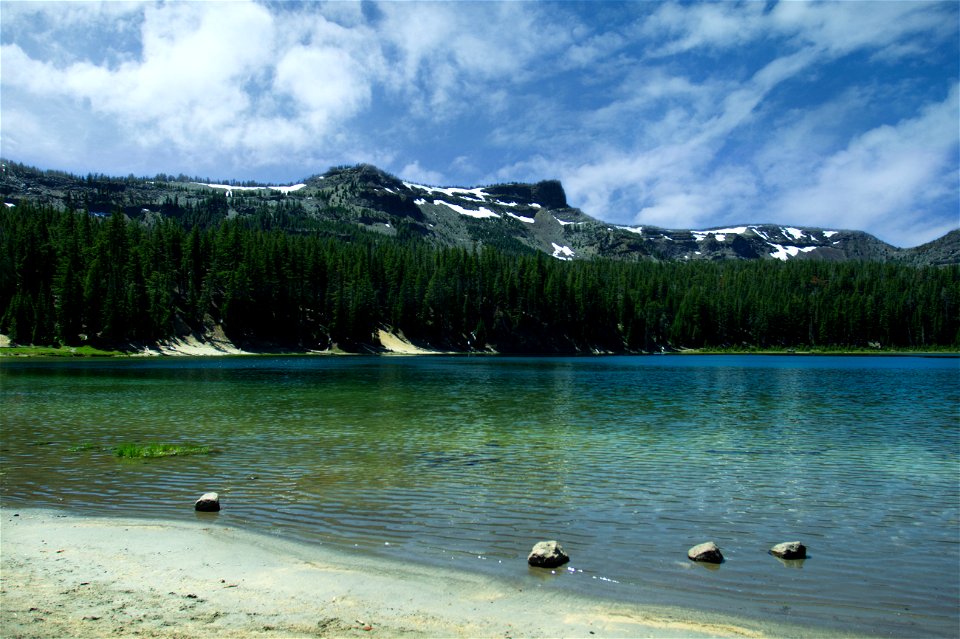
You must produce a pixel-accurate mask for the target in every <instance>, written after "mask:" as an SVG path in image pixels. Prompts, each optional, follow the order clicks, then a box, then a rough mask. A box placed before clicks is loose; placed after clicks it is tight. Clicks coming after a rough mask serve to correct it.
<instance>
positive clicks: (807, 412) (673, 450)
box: [0, 356, 960, 637]
mask: <svg viewBox="0 0 960 639" xmlns="http://www.w3.org/2000/svg"><path fill="white" fill-rule="evenodd" d="M0 420H2V439H0V449H2V450H0V463H2V465H0V473H2V483H0V495H2V499H3V505H4V506H6V507H11V506H20V505H22V506H26V505H37V506H56V507H59V508H67V509H70V510H73V511H78V512H85V513H96V514H110V513H120V512H122V513H123V514H124V515H127V516H128V515H143V516H147V517H159V518H166V519H183V518H195V517H197V516H198V515H195V514H194V512H193V511H192V503H193V500H195V499H196V498H197V497H198V496H199V495H200V493H202V492H206V491H210V490H215V491H218V492H219V493H220V495H221V500H222V503H223V505H224V510H223V511H222V512H221V513H220V514H219V515H216V516H213V517H215V518H216V521H217V522H219V523H222V524H225V525H232V526H239V527H244V528H247V529H250V530H254V531H261V532H265V533H268V534H275V535H281V536H284V537H287V538H292V539H295V540H301V541H304V542H309V543H322V544H327V545H332V546H334V547H342V548H344V549H349V550H350V551H351V552H361V553H364V554H367V555H369V554H374V555H386V556H389V557H392V558H395V559H400V560H408V561H414V562H420V563H425V564H432V565H441V566H448V565H456V566H457V567H459V568H464V569H467V570H475V571H483V572H487V573H490V574H492V575H495V576H497V577H499V578H502V579H504V580H507V581H511V582H514V583H515V584H517V585H518V587H525V586H530V587H542V588H558V589H566V590H570V591H572V592H575V593H581V594H586V595H589V596H592V597H601V598H609V599H614V600H620V601H628V602H632V603H640V604H653V605H663V606H673V605H678V606H694V607H697V608H699V609H702V610H706V611H723V612H726V613H730V614H733V615H739V616H743V617H747V618H753V619H766V620H773V621H778V622H783V623H797V624H802V625H804V626H806V627H809V628H811V630H814V631H815V632H816V633H832V632H834V631H836V632H839V633H844V632H851V633H855V634H867V635H874V636H890V637H903V636H913V637H928V636H956V635H957V632H958V625H960V612H958V605H960V604H958V601H960V515H958V511H960V487H958V482H960V360H958V359H952V358H922V357H774V356H647V357H598V358H592V357H591V358H507V357H476V358H470V357H425V358H424V357H421V358H409V357H407V358H404V357H278V358H273V357H268V358H266V357H249V358H248V357H229V358H197V359H193V358H170V359H166V358H162V359H161V358H158V359H123V360H84V361H66V362H64V361H55V362H54V361H42V360H34V359H30V360H16V361H14V360H9V359H7V360H2V361H0ZM125 442H137V443H148V442H164V443H188V442H189V443H197V444H206V445H209V446H211V447H213V448H214V449H216V451H217V452H216V453H215V454H211V455H207V456H193V457H179V458H164V459H148V460H124V459H120V458H117V457H115V456H114V455H113V453H112V451H111V449H112V447H114V446H117V445H119V444H121V443H125ZM541 539H558V540H560V541H561V543H562V544H563V545H564V547H565V548H566V550H567V551H568V552H569V553H570V555H571V557H572V561H571V563H570V564H568V565H567V566H565V567H564V568H563V569H558V570H557V571H556V572H557V574H555V575H553V574H550V573H549V572H548V571H542V570H534V569H529V568H528V567H527V566H526V563H525V557H526V554H527V553H528V552H529V550H530V548H531V546H532V545H533V544H534V543H535V542H536V541H539V540H541ZM708 540H713V541H715V542H716V543H717V544H718V545H719V546H720V547H721V549H722V551H723V553H724V555H725V557H726V562H725V563H724V564H722V565H721V566H719V567H718V568H715V569H709V568H706V567H704V566H701V565H697V564H693V563H692V562H689V561H688V560H687V559H686V551H687V549H688V548H689V547H691V546H693V545H695V544H697V543H700V542H703V541H708ZM791 540H801V541H803V542H804V543H805V544H806V545H807V547H808V549H809V550H808V552H809V555H810V557H809V558H808V559H807V560H806V561H803V562H781V561H780V560H778V559H776V558H775V557H773V556H771V555H769V554H767V550H768V549H769V548H770V547H771V546H772V545H774V544H775V543H778V542H781V541H791Z"/></svg>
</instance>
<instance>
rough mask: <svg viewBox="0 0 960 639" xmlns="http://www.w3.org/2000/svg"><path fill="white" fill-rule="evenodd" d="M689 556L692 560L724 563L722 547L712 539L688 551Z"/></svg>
mask: <svg viewBox="0 0 960 639" xmlns="http://www.w3.org/2000/svg"><path fill="white" fill-rule="evenodd" d="M687 558H688V559H690V560H691V561H702V562H705V563H708V564H720V563H723V555H722V554H720V549H719V548H717V545H716V544H715V543H713V542H712V541H708V542H706V543H703V544H698V545H696V546H694V547H693V548H691V549H690V550H688V551H687Z"/></svg>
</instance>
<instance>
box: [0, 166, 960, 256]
mask: <svg viewBox="0 0 960 639" xmlns="http://www.w3.org/2000/svg"><path fill="white" fill-rule="evenodd" d="M3 164H4V167H3V177H2V180H0V196H2V198H3V203H4V204H5V205H6V206H16V205H17V204H18V203H19V202H21V201H31V202H37V203H41V204H48V205H52V206H55V207H57V208H71V207H72V208H76V209H80V210H83V209H84V208H85V209H86V210H87V211H89V212H90V213H91V214H94V215H97V214H100V215H106V214H108V213H109V212H111V211H112V210H114V209H116V208H121V209H122V210H123V212H124V213H125V214H126V215H127V217H129V218H131V219H142V220H145V221H149V220H150V219H152V218H155V217H156V216H158V215H159V216H163V215H173V216H175V215H176V207H179V206H194V205H201V204H204V203H206V204H209V200H211V199H213V200H215V204H216V206H214V207H212V208H214V209H216V211H214V212H213V213H212V214H211V222H215V220H216V218H217V217H218V216H219V217H222V218H231V217H237V216H244V215H252V214H253V212H254V211H264V210H268V211H269V210H273V211H278V210H287V209H289V210H290V211H292V213H291V215H293V216H302V217H303V220H304V222H306V221H308V220H314V221H329V222H339V223H346V224H350V225H356V226H359V227H361V228H362V229H363V230H366V231H369V232H374V233H381V234H385V235H394V236H395V235H398V234H403V235H404V236H412V237H418V238H419V239H421V240H423V241H427V242H429V243H432V244H434V245H437V246H464V247H469V246H475V245H491V246H494V247H496V248H499V249H502V250H508V251H513V252H532V251H540V252H543V253H546V254H548V255H551V256H553V257H555V258H557V259H561V260H576V259H593V258H597V257H601V258H610V259H616V260H626V261H640V260H652V261H698V260H728V259H735V260H780V261H787V260H803V259H815V260H827V261H844V260H865V261H879V262H901V263H909V264H915V265H948V264H958V263H960V229H957V230H953V231H951V232H949V233H947V234H945V235H944V236H942V237H940V238H937V239H935V240H933V241H931V242H928V243H926V244H923V245H920V246H917V247H911V248H898V247H895V246H893V245H891V244H888V243H886V242H883V241H882V240H880V239H878V238H876V237H874V236H873V235H870V234H869V233H866V232H864V231H858V230H848V229H839V228H821V227H805V226H791V225H784V224H743V225H737V226H728V227H714V228H707V229H667V228H662V227H658V226H652V225H643V226H627V225H617V224H613V223H609V222H604V221H602V220H599V219H597V218H594V217H591V216H590V215H588V214H586V213H584V212H583V211H581V210H580V209H578V208H575V207H571V206H570V205H569V203H568V202H567V199H566V193H565V191H564V189H563V185H562V184H561V183H560V182H559V181H558V180H543V181H540V182H536V183H521V182H508V183H502V184H493V185H488V186H482V187H449V186H447V187H440V186H429V185H423V184H417V183H414V182H410V181H405V180H402V179H401V178H398V177H396V176H393V175H391V174H389V173H387V172H386V171H383V170H382V169H379V168H377V167H375V166H373V165H370V164H358V165H354V166H341V167H334V168H331V169H330V170H328V171H327V172H325V173H323V174H319V175H313V176H310V177H308V178H306V179H304V180H303V181H302V182H300V183H297V184H293V185H286V186H279V185H261V184H256V183H251V182H245V183H236V182H235V181H232V182H229V183H220V184H216V183H212V182H210V181H209V179H207V180H204V181H200V180H199V179H198V178H187V177H186V176H182V175H181V176H177V177H176V178H172V177H171V176H166V175H161V176H157V177H156V178H155V179H148V178H136V177H133V176H128V177H126V178H117V177H108V176H100V175H88V176H87V177H85V178H84V177H79V176H75V175H71V174H67V173H63V172H59V171H42V170H40V169H35V168H32V167H26V166H24V165H21V164H17V163H13V162H7V161H4V163H3Z"/></svg>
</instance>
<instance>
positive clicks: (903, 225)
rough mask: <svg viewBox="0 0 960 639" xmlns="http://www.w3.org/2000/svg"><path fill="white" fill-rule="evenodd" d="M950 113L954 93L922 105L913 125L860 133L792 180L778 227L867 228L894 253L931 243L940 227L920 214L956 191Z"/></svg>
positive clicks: (955, 139)
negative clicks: (800, 224)
mask: <svg viewBox="0 0 960 639" xmlns="http://www.w3.org/2000/svg"><path fill="white" fill-rule="evenodd" d="M957 113H958V89H957V85H954V87H953V88H952V90H951V91H950V94H949V95H948V96H947V98H946V99H945V100H944V101H942V102H939V103H936V104H930V105H928V106H927V107H926V108H925V109H923V111H922V112H921V114H920V115H919V116H918V117H916V118H911V119H907V120H903V121H901V122H898V123H896V124H895V125H883V126H879V127H876V128H874V129H872V130H870V131H867V132H866V133H864V134H862V135H860V136H858V137H856V138H855V139H853V140H851V141H850V143H849V145H848V146H847V147H846V148H844V149H842V150H841V151H839V152H837V153H835V154H833V155H831V156H828V157H826V158H824V159H823V160H822V161H821V162H820V164H819V166H817V167H816V170H815V171H813V172H812V173H808V172H802V173H798V175H797V180H796V183H795V184H794V185H792V186H791V187H790V188H789V189H787V190H785V191H784V192H783V193H781V194H780V197H779V198H778V199H777V201H776V203H775V205H774V209H775V210H776V211H777V212H778V213H779V215H780V216H781V217H782V219H785V220H797V221H801V222H803V223H809V224H819V225H833V226H842V227H845V228H854V229H859V228H873V229H875V233H877V234H878V235H879V236H881V237H882V239H885V240H887V241H889V242H892V243H895V244H897V245H901V246H912V245H915V244H917V243H920V242H922V241H925V240H929V239H932V238H931V237H930V233H931V232H933V233H936V232H939V229H942V228H943V226H944V224H945V222H944V221H942V220H941V221H929V220H926V221H924V218H925V217H926V216H925V215H924V209H925V208H928V207H931V206H932V205H935V204H936V203H937V202H938V200H942V199H943V198H945V197H951V196H952V197H954V198H955V197H956V194H957V189H958V188H960V183H958V179H957V174H956V166H955V164H954V163H955V161H956V157H957V153H958V147H960V124H958V120H957ZM951 187H952V189H953V190H952V193H951ZM905 212H908V213H909V215H904V213H905ZM955 214H956V212H955ZM957 223H960V219H958V218H957V217H956V216H955V217H954V219H953V220H952V221H950V220H947V222H946V224H947V225H948V228H949V226H950V225H953V226H955V225H957Z"/></svg>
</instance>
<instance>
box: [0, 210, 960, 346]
mask: <svg viewBox="0 0 960 639" xmlns="http://www.w3.org/2000/svg"><path fill="white" fill-rule="evenodd" d="M201 213H202V212H197V214H196V215H194V216H193V217H181V218H173V217H160V218H156V219H153V220H151V221H150V222H149V223H147V222H142V221H131V220H129V219H127V218H126V217H125V216H124V215H123V214H122V213H121V212H119V211H116V212H114V213H113V214H112V215H110V216H102V217H101V216H94V215H90V214H88V213H86V212H77V211H71V210H66V211H62V210H57V209H54V208H52V207H48V206H43V205H33V204H29V203H23V204H21V205H18V206H17V207H12V208H11V207H7V208H5V209H4V210H2V211H0V333H2V334H4V335H7V336H9V338H10V339H11V340H12V341H13V342H14V343H18V344H32V345H38V346H41V345H43V346H46V345H64V346H72V347H77V346H81V345H83V346H84V347H85V348H89V349H90V350H92V351H95V350H96V349H98V348H99V349H107V350H109V349H116V348H121V349H122V348H123V345H129V344H150V343H157V342H160V341H163V340H167V339H170V338H173V337H176V336H180V335H185V334H190V333H202V332H203V331H204V329H205V327H207V328H208V327H210V326H212V325H216V326H220V327H222V329H223V331H224V333H225V335H226V337H227V338H228V339H229V340H230V341H231V342H232V343H234V344H236V345H238V346H239V347H241V348H245V349H246V348H249V349H250V350H259V351H265V350H271V349H273V350H278V351H282V350H300V351H308V350H325V349H330V348H332V347H337V348H339V349H342V350H346V351H362V350H363V348H364V347H365V345H368V344H370V343H371V342H375V341H376V337H375V336H376V334H377V332H378V331H379V330H380V329H381V328H383V327H390V329H391V330H392V331H395V332H397V333H402V334H403V335H404V336H405V337H406V338H407V339H409V340H411V341H413V342H415V343H417V344H422V345H428V346H429V347H432V348H435V349H438V350H443V351H450V352H492V351H495V352H499V353H558V354H559V353H585V352H609V353H628V352H660V351H662V350H664V349H705V350H712V351H725V350H738V351H742V350H793V349H796V350H820V351H837V350H843V351H847V350H854V351H856V350H861V349H878V348H884V349H896V350H904V351H909V350H937V349H945V350H956V349H957V348H958V347H960V266H958V265H950V266H938V267H932V266H914V265H909V264H903V263H878V262H855V261H844V262H826V261H813V260H804V261H790V262H786V263H783V262H778V261H721V262H696V263H684V262H622V261H612V260H602V259H597V260H592V261H561V260H557V259H554V258H553V257H551V256H549V255H545V254H543V253H534V252H524V251H511V250H507V249H504V248H496V247H491V246H478V245H474V246H470V247H460V248H449V247H438V246H433V245H431V244H430V243H428V242H426V241H423V240H422V239H420V238H417V237H415V236H411V235H409V234H404V233H398V234H397V236H395V237H388V236H380V235H376V234H371V233H367V232H364V231H362V230H359V229H358V228H356V227H354V226H351V225H349V224H344V223H333V222H317V223H315V224H313V225H311V226H309V227H307V228H305V227H304V224H303V221H302V220H297V221H294V220H292V219H290V217H289V216H285V214H284V212H283V211H282V210H281V211H279V212H276V213H275V214H273V215H272V216H271V217H269V218H264V217H254V218H241V219H227V220H221V221H211V220H210V219H206V218H205V217H203V215H201ZM92 354H95V353H92Z"/></svg>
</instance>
